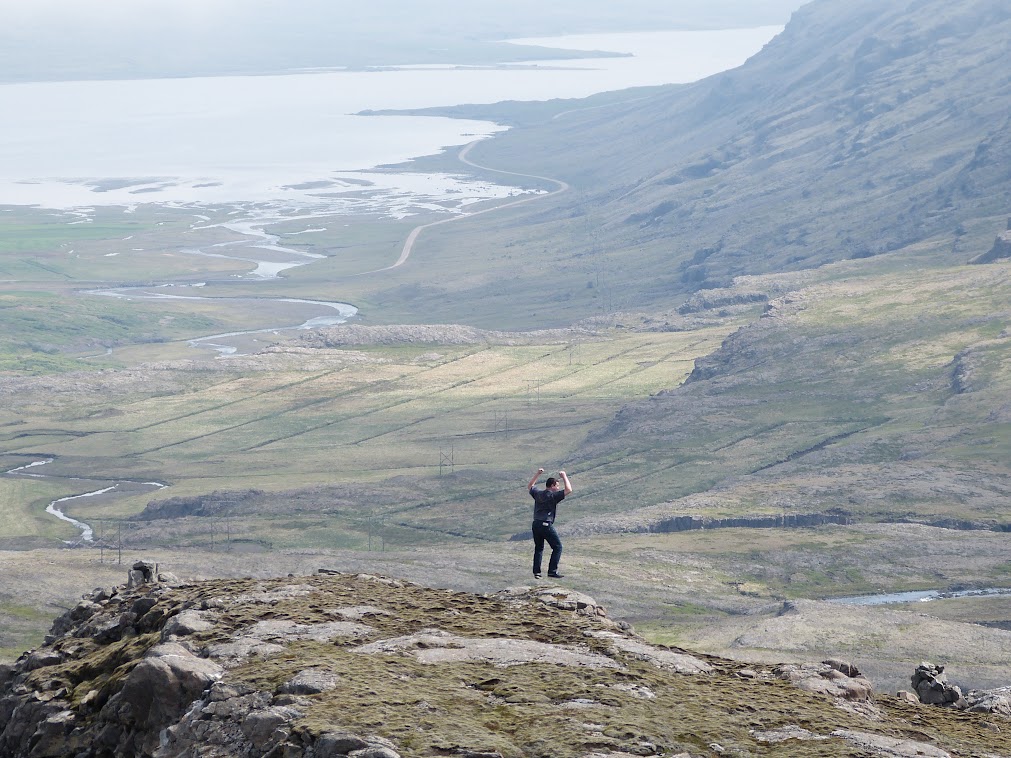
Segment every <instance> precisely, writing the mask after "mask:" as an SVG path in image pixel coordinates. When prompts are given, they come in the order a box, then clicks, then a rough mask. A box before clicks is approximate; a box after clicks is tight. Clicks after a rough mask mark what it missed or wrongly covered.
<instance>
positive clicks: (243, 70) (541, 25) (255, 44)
mask: <svg viewBox="0 0 1011 758" xmlns="http://www.w3.org/2000/svg"><path fill="white" fill-rule="evenodd" d="M802 2H803V0H766V1H765V2H763V3H761V4H755V3H752V2H749V0H678V2H676V3H671V2H664V1H663V0H631V2H626V3H622V4H621V6H620V7H619V6H616V5H614V4H613V3H610V2H604V1H602V0H590V1H587V0H580V1H578V2H577V1H576V0H565V1H564V2H556V3H551V4H547V5H546V4H544V3H538V2H533V0H514V1H513V2H510V3H508V4H502V3H495V2H464V1H463V0H437V1H436V2H428V3H425V4H424V6H423V9H422V6H421V5H419V4H415V3H412V2H409V1H408V0H379V1H378V2H370V3H361V2H336V3H335V2H331V1H330V0H297V1H296V2H289V3H271V2H265V1H263V0H257V1H256V2H236V1H235V0H205V1H200V0H183V1H182V2H170V1H169V0H155V1H154V2H146V3H144V4H143V5H139V4H136V3H131V2H125V1H123V0H119V1H118V2H116V1H115V0H114V1H111V2H110V1H109V0H102V2H97V1H96V0H91V1H90V2H79V1H76V0H75V1H73V2H71V1H70V0H38V1H37V2H32V3H25V4H23V5H20V6H15V5H14V4H8V5H10V7H8V8H5V9H4V19H3V24H2V25H0V82H15V81H50V80H78V79H135V78H154V77H183V76H208V75H223V74H263V73H276V72H281V71H292V70H298V69H312V68H320V67H345V66H346V67H353V68H357V67H366V66H390V65H400V64H420V63H452V64H496V63H503V62H515V61H525V60H532V59H537V60H544V59H551V58H557V57H563V58H566V57H573V56H574V54H573V53H572V52H571V51H561V50H546V49H544V48H535V47H525V46H520V45H512V44H503V42H502V41H503V40H507V39H511V38H519V37H536V36H557V35H563V34H579V33H587V32H618V31H636V30H653V29H685V28H687V29H696V28H697V29H726V28H740V27H754V26H763V25H768V24H781V23H784V22H785V21H786V19H787V17H788V16H789V14H790V12H791V11H793V10H794V9H795V8H797V7H798V6H800V5H801V3H802Z"/></svg>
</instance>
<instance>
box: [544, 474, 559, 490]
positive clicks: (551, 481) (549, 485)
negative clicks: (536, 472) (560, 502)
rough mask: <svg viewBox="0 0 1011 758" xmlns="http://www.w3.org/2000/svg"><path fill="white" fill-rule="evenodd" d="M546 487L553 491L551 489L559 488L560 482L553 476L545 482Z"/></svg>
mask: <svg viewBox="0 0 1011 758" xmlns="http://www.w3.org/2000/svg"><path fill="white" fill-rule="evenodd" d="M544 486H545V487H547V488H548V489H549V490H551V489H557V488H558V480H557V479H555V477H553V476H549V477H548V479H547V481H546V482H544Z"/></svg>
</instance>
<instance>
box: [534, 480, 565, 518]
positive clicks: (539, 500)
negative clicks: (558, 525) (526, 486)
mask: <svg viewBox="0 0 1011 758" xmlns="http://www.w3.org/2000/svg"><path fill="white" fill-rule="evenodd" d="M530 497H532V498H533V499H534V521H543V522H546V523H548V524H553V523H554V521H555V508H556V507H557V506H558V504H559V503H560V502H562V501H563V500H564V499H565V491H564V490H542V489H538V488H537V487H531V488H530Z"/></svg>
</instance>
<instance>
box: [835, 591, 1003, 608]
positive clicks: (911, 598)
mask: <svg viewBox="0 0 1011 758" xmlns="http://www.w3.org/2000/svg"><path fill="white" fill-rule="evenodd" d="M1007 595H1011V588H1007V587H987V588H985V589H981V590H957V591H951V592H946V591H944V590H914V591H911V592H883V593H881V594H880V595H854V596H853V597H836V598H831V599H830V600H829V601H828V602H830V603H839V604H841V605H890V604H892V603H928V602H930V601H931V600H947V599H949V598H957V597H1001V596H1007Z"/></svg>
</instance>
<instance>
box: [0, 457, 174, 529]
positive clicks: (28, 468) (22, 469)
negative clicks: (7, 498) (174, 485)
mask: <svg viewBox="0 0 1011 758" xmlns="http://www.w3.org/2000/svg"><path fill="white" fill-rule="evenodd" d="M52 462H53V459H52V458H46V459H44V460H39V461H32V462H31V463H27V464H25V465H24V466H18V467H17V468H12V469H10V470H9V471H5V472H4V473H5V474H6V475H7V476H29V477H32V478H35V479H50V478H52V477H49V476H47V475H46V474H41V473H38V472H37V471H34V470H33V469H37V468H39V467H41V466H46V465H48V464H50V463H52ZM59 479H60V480H61V481H68V482H97V481H98V480H94V479H82V478H80V477H59ZM104 484H106V486H104V487H100V488H99V489H96V490H88V491H86V492H82V493H80V494H77V495H67V496H66V497H60V498H57V499H56V500H53V501H52V502H51V503H49V505H47V506H46V513H48V514H49V515H50V516H55V517H56V518H58V519H59V520H60V521H65V522H67V523H68V524H70V525H72V526H74V527H76V528H78V529H80V530H81V536H80V537H79V538H78V539H76V540H64V544H66V545H70V546H76V545H80V544H83V543H93V542H94V541H95V530H94V529H93V528H92V527H91V525H90V524H86V523H85V522H83V521H79V520H77V519H75V518H72V517H70V516H68V515H67V514H66V513H64V512H63V510H62V508H60V507H59V506H60V505H61V504H63V503H69V502H73V501H74V500H81V499H83V498H89V497H98V496H99V495H107V494H108V493H110V492H122V493H123V494H126V492H125V490H127V489H133V490H138V489H150V490H159V489H162V488H164V487H167V486H168V485H166V484H162V483H161V482H125V481H124V482H114V483H112V484H109V483H104Z"/></svg>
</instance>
